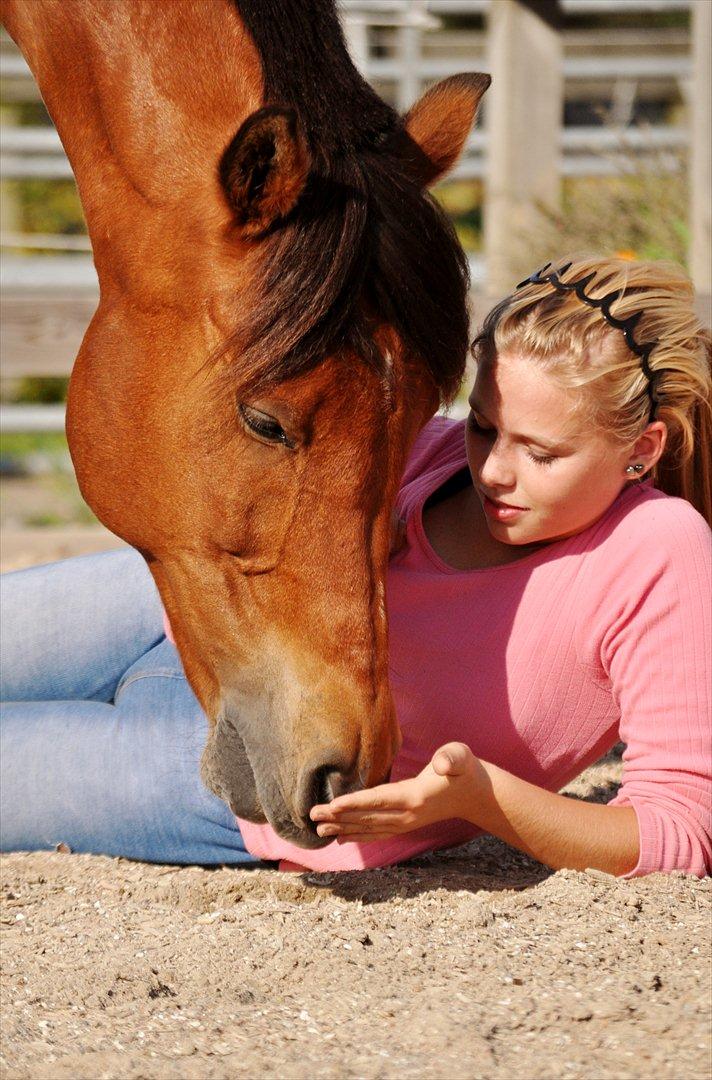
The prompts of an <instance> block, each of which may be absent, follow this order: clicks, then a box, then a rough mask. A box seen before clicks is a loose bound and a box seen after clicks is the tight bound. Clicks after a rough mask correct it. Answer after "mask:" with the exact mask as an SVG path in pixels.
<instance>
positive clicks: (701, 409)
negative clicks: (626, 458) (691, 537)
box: [654, 334, 712, 526]
mask: <svg viewBox="0 0 712 1080" xmlns="http://www.w3.org/2000/svg"><path fill="white" fill-rule="evenodd" d="M706 338H707V340H706V354H707V364H708V366H709V365H710V364H711V363H712V347H711V346H712V337H710V335H709V334H707V335H706ZM689 419H690V427H691V429H692V440H691V441H692V446H691V447H690V449H689V451H688V453H687V454H685V453H684V452H682V448H681V447H679V445H678V446H675V445H674V442H673V444H672V445H671V446H670V447H669V449H668V450H666V452H665V454H663V457H662V458H661V460H660V461H659V462H658V465H657V468H656V470H655V474H654V479H655V486H656V488H659V489H660V491H664V492H665V494H666V495H677V496H678V498H681V499H687V501H688V502H690V503H692V505H693V506H694V508H695V510H697V511H698V512H699V513H700V514H702V516H703V518H704V519H705V521H706V522H707V524H708V525H710V526H712V407H711V406H710V401H709V399H707V400H703V399H702V398H698V399H697V401H696V402H695V404H694V406H693V408H692V410H691V413H690V418H689Z"/></svg>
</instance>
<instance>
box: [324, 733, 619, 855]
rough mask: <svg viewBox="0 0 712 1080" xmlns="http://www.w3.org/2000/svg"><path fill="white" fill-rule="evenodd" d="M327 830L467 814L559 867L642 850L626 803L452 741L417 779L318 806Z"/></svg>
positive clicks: (359, 831)
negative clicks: (539, 776)
mask: <svg viewBox="0 0 712 1080" xmlns="http://www.w3.org/2000/svg"><path fill="white" fill-rule="evenodd" d="M312 818H313V820H315V821H317V822H319V823H320V824H319V825H318V828H317V831H318V832H319V834H320V835H322V836H335V837H341V838H342V840H349V841H357V842H360V843H364V842H367V841H369V840H376V839H378V840H383V839H385V838H387V837H389V836H395V835H398V834H401V833H404V832H410V831H411V830H413V829H418V828H421V827H422V826H425V825H431V824H432V823H433V822H435V821H442V820H445V819H447V818H463V819H464V820H466V821H471V822H472V823H473V824H474V825H478V826H479V827H480V828H482V829H485V830H486V831H487V832H489V833H492V834H493V835H494V836H498V837H500V838H501V839H502V840H505V841H506V842H507V843H509V844H512V845H513V846H514V847H517V848H519V849H520V851H524V852H526V853H527V854H528V855H531V856H533V857H534V858H535V859H538V860H539V861H540V862H543V863H546V865H547V866H551V867H553V868H554V869H557V870H558V869H561V868H563V867H568V868H570V869H578V870H583V869H586V868H587V867H592V868H595V869H598V870H604V871H606V872H607V873H609V874H626V873H629V872H630V871H631V870H632V869H633V868H634V867H635V866H636V864H637V862H638V858H639V839H638V821H637V816H636V813H635V811H634V810H633V809H632V808H631V807H627V806H616V807H609V806H600V805H595V804H591V803H585V802H580V801H578V800H576V799H571V798H567V797H566V796H564V795H556V794H554V793H553V792H551V791H546V790H545V789H544V788H540V787H537V786H536V785H535V784H530V783H528V782H527V781H526V780H520V779H519V778H518V777H516V776H513V775H512V773H509V772H506V771H505V770H504V769H500V768H498V766H496V765H492V764H490V763H489V762H486V761H481V760H480V759H479V758H476V757H475V756H474V754H472V752H471V751H470V749H469V747H467V746H466V745H465V744H464V743H448V745H447V746H444V747H441V748H440V750H438V751H437V752H436V753H435V755H434V756H433V759H432V761H431V762H430V764H429V765H428V766H427V767H426V768H425V769H423V771H422V772H421V773H420V774H419V775H418V776H416V777H414V778H413V779H412V780H401V781H400V782H398V783H395V784H384V785H382V786H380V787H377V788H370V789H369V790H367V791H359V792H356V793H354V794H352V795H343V796H341V797H339V798H338V799H335V800H334V802H332V803H330V804H329V805H328V806H318V807H314V809H313V810H312Z"/></svg>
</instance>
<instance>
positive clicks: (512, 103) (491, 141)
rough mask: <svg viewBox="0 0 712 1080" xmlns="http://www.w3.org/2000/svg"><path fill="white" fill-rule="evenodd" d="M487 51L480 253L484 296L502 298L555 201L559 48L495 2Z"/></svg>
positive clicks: (506, 1) (538, 22) (552, 33)
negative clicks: (482, 246)
mask: <svg viewBox="0 0 712 1080" xmlns="http://www.w3.org/2000/svg"><path fill="white" fill-rule="evenodd" d="M488 49H489V71H490V72H491V74H492V87H491V89H490V90H489V91H488V93H487V97H486V99H485V113H486V124H487V138H488V154H487V183H486V202H485V254H486V258H487V291H488V293H489V295H490V296H501V295H502V294H503V293H506V292H508V291H509V290H510V289H511V288H512V287H513V286H514V285H515V284H516V282H517V280H518V275H519V276H522V274H523V273H525V272H526V271H527V269H529V262H528V259H527V248H528V246H530V241H529V243H528V238H530V237H532V236H533V235H535V234H536V231H537V223H538V221H539V220H540V215H541V211H540V209H539V207H540V206H548V207H552V208H554V207H557V206H558V204H559V200H560V189H561V180H560V137H561V125H562V122H563V69H562V45H561V37H560V34H559V33H558V31H557V30H555V29H553V28H552V27H551V26H550V25H548V24H547V23H546V22H544V21H543V19H541V18H540V17H539V16H538V15H536V14H535V13H534V12H533V11H531V10H530V9H529V8H527V7H525V6H523V4H521V3H519V2H518V0H494V2H493V3H491V4H490V8H489V17H488ZM534 269H535V267H533V266H532V267H531V270H534Z"/></svg>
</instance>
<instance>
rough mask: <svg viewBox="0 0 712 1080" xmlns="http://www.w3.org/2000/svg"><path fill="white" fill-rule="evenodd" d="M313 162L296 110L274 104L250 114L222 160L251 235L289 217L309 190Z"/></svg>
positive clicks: (224, 177)
mask: <svg viewBox="0 0 712 1080" xmlns="http://www.w3.org/2000/svg"><path fill="white" fill-rule="evenodd" d="M309 168H310V160H309V151H308V149H307V144H306V140H305V138H304V135H303V133H302V131H301V129H300V126H299V121H298V120H297V116H296V113H294V111H293V110H292V109H278V108H275V107H272V106H268V107H266V108H264V109H258V110H257V112H254V113H252V114H251V116H248V117H247V119H246V120H245V122H244V123H243V124H242V126H241V127H240V129H239V130H238V132H237V134H236V135H235V137H234V139H233V140H232V142H231V143H230V145H229V146H228V148H227V150H226V151H225V153H224V154H223V156H222V160H221V162H220V182H221V183H222V186H223V190H224V192H225V194H226V196H227V199H228V202H229V203H230V206H231V207H232V209H233V211H234V214H235V219H236V223H237V225H238V226H239V227H240V229H241V231H242V233H243V234H244V235H245V236H255V235H257V234H259V233H262V232H265V231H266V230H267V229H269V227H270V226H271V225H273V224H274V222H275V221H277V220H278V218H283V217H285V216H286V215H287V214H288V213H289V211H290V210H291V209H292V207H293V206H294V205H295V203H296V202H297V199H298V198H299V196H300V195H301V193H302V191H303V190H304V185H305V184H306V180H307V176H308V175H309Z"/></svg>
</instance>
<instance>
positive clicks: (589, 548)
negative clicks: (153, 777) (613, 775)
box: [239, 418, 712, 876]
mask: <svg viewBox="0 0 712 1080" xmlns="http://www.w3.org/2000/svg"><path fill="white" fill-rule="evenodd" d="M466 464H467V460H466V456H465V447H464V435H463V424H462V423H456V422H454V421H450V420H446V419H443V418H436V419H435V420H433V421H432V422H431V423H430V424H428V425H427V426H426V428H425V429H424V430H423V432H422V433H421V435H420V436H419V438H418V440H417V442H416V445H415V447H414V449H413V452H412V453H411V456H410V458H409V461H408V465H407V468H406V471H405V474H404V478H403V483H402V486H401V489H400V492H399V496H398V502H397V508H398V510H399V512H400V514H401V516H402V517H403V518H404V519H405V520H406V522H407V543H406V546H405V548H404V549H403V550H401V551H400V552H399V553H398V554H397V555H396V556H395V557H394V558H393V559H392V560H391V565H390V569H389V577H388V605H389V621H390V638H391V686H392V691H393V696H394V700H395V703H396V709H397V714H398V718H399V721H400V725H401V729H402V732H403V745H402V748H401V750H400V753H399V754H398V757H397V758H396V761H395V764H394V767H393V772H392V779H393V780H401V779H404V778H406V777H411V776H414V775H415V774H416V773H418V772H419V771H420V770H421V769H422V768H424V766H425V765H426V764H427V763H428V761H429V760H430V758H431V756H432V754H433V752H434V751H435V750H436V749H437V748H438V747H439V746H441V745H442V744H443V743H446V742H450V741H452V740H457V741H460V742H464V743H466V744H467V745H468V746H469V747H470V748H471V749H472V751H473V753H474V754H475V755H477V756H478V757H481V758H484V759H485V760H487V761H490V762H493V763H494V764H496V765H498V766H500V767H501V768H503V769H507V770H508V771H510V772H512V773H514V774H516V775H517V776H520V777H522V778H523V779H525V780H528V781H530V782H531V783H533V784H537V785H539V786H541V787H544V788H548V789H549V790H550V791H557V790H558V789H560V788H561V787H563V786H564V785H565V784H566V783H568V781H570V780H571V779H572V778H573V777H575V776H576V775H577V774H578V773H580V772H581V771H582V770H583V769H584V768H586V766H588V765H590V764H591V763H592V762H594V761H596V759H597V758H599V757H600V756H601V755H602V754H604V753H605V752H606V751H607V750H608V749H610V747H611V746H613V745H614V743H616V742H617V741H618V740H619V739H620V740H622V741H623V742H625V743H626V747H627V748H626V751H625V753H624V758H623V760H624V775H623V784H622V787H621V789H620V791H619V793H618V795H617V796H616V798H615V799H614V800H613V804H612V805H615V804H617V805H629V806H632V807H633V808H634V810H635V812H636V815H637V818H638V823H639V828H640V859H639V861H638V864H637V866H636V867H635V869H634V870H633V871H632V873H631V876H632V875H639V874H645V873H649V872H651V871H655V870H676V869H678V870H685V871H688V872H691V873H694V874H698V875H703V874H705V872H709V871H711V870H712V839H711V835H712V822H711V817H712V780H711V776H712V748H711V741H712V740H711V735H712V730H711V712H712V710H711V707H710V697H711V688H712V670H711V668H712V657H711V652H712V650H711V649H710V642H711V639H712V632H711V626H710V623H711V607H712V604H711V602H710V596H711V595H712V581H711V578H712V574H711V565H710V564H711V559H710V548H711V545H710V530H709V528H708V527H707V524H706V523H705V521H704V520H703V519H702V517H701V516H700V515H699V514H698V513H697V512H696V511H695V510H694V509H693V508H692V507H691V506H690V505H689V504H688V503H686V502H684V501H683V500H680V499H673V498H670V497H669V496H666V495H664V494H662V493H661V492H658V491H656V490H655V489H654V488H653V487H652V486H651V485H650V484H642V485H634V486H630V487H627V488H626V489H625V490H624V491H623V492H622V494H621V495H620V496H619V498H618V499H617V500H616V502H615V503H614V504H613V505H612V506H611V507H610V509H609V510H608V511H607V513H606V514H605V515H604V516H603V517H602V518H600V519H599V520H598V521H597V522H596V523H595V524H594V525H592V526H590V527H589V528H588V529H586V530H585V531H584V532H582V533H579V534H578V535H577V536H573V537H570V538H569V539H567V540H561V541H557V542H555V543H552V544H550V545H548V546H546V547H544V548H541V549H539V550H538V551H537V552H535V553H534V554H532V555H528V556H526V557H524V558H522V559H520V560H519V561H517V562H513V563H507V564H506V565H503V566H496V567H491V568H486V569H482V570H467V571H461V570H454V569H452V568H451V567H449V566H447V565H446V564H445V563H443V562H442V561H441V559H440V558H439V557H438V556H437V555H436V553H435V552H434V550H433V548H432V547H431V546H430V544H429V542H428V540H427V538H426V536H425V533H424V530H423V522H422V509H423V504H424V503H425V501H426V499H427V498H428V496H429V495H431V494H432V492H434V491H435V490H436V489H437V488H438V487H440V486H441V485H442V484H443V483H444V482H445V481H446V480H447V479H448V478H449V477H451V476H453V475H454V474H455V473H456V472H458V471H460V470H461V469H462V468H464V467H465V466H466ZM239 826H240V829H241V831H242V835H243V839H244V841H245V843H246V845H247V848H248V849H249V851H250V852H252V853H253V854H255V855H257V856H259V857H260V858H263V859H274V860H289V861H292V862H295V863H298V864H300V865H302V866H305V867H308V868H310V869H314V870H352V869H360V868H363V867H375V866H387V865H389V864H392V863H396V862H401V861H402V860H404V859H408V858H410V857H412V856H414V855H417V854H419V853H421V852H424V851H431V850H433V849H436V848H443V847H450V846H452V845H455V844H460V843H463V842H464V841H466V840H469V839H471V838H472V837H474V836H477V835H478V834H479V833H480V832H481V830H480V829H478V828H477V827H476V826H474V825H472V824H469V823H467V822H465V821H462V820H458V819H454V820H450V821H443V822H438V823H437V824H435V825H432V826H429V827H428V828H424V829H420V830H417V831H414V832H411V833H407V834H405V835H403V836H400V837H396V838H393V839H391V840H386V841H383V842H379V841H373V842H372V843H369V844H354V843H345V844H340V845H339V844H336V843H332V844H330V845H328V846H327V847H325V848H321V849H319V850H317V851H306V850H304V849H303V848H299V847H296V846H295V845H293V844H290V843H288V842H286V841H285V840H282V839H281V838H280V837H279V836H277V835H276V833H275V832H274V831H273V830H272V829H271V828H270V826H268V825H254V824H251V823H250V822H247V821H242V820H240V821H239Z"/></svg>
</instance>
